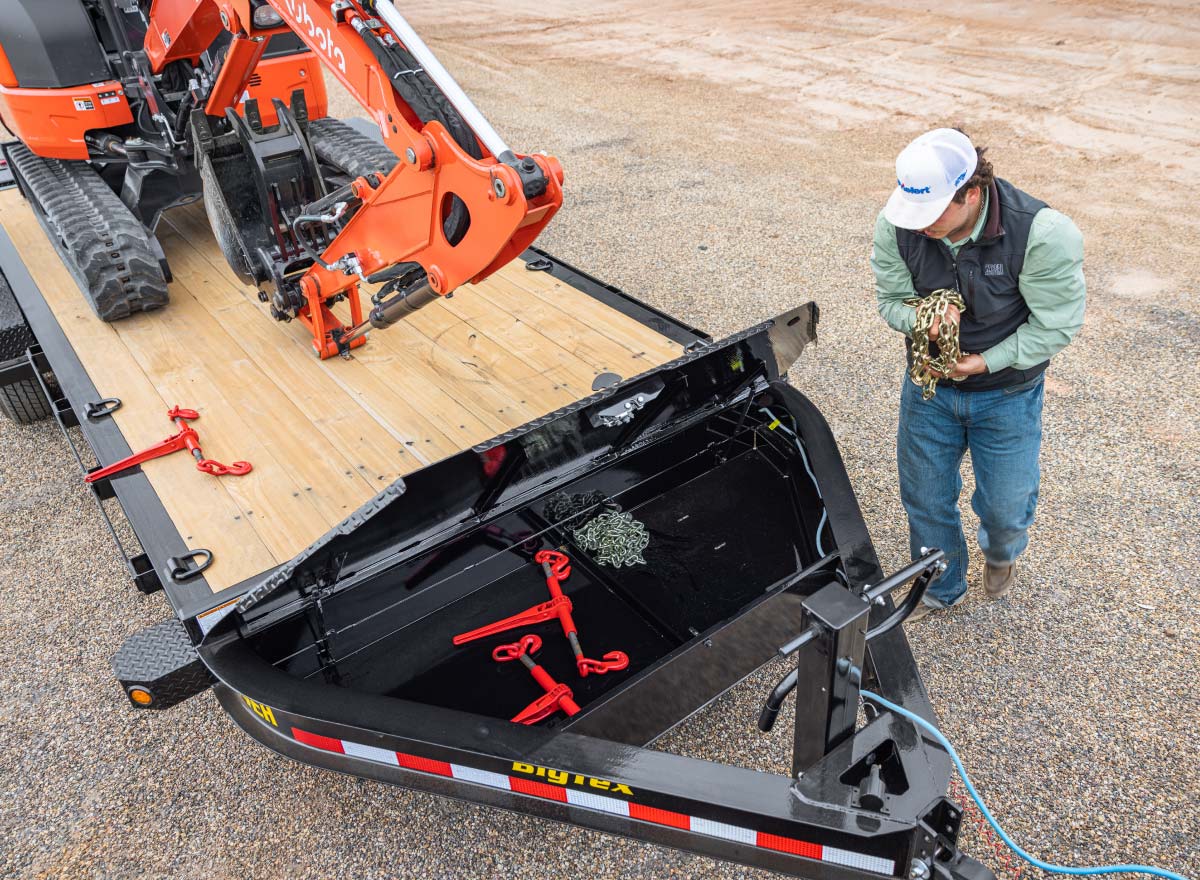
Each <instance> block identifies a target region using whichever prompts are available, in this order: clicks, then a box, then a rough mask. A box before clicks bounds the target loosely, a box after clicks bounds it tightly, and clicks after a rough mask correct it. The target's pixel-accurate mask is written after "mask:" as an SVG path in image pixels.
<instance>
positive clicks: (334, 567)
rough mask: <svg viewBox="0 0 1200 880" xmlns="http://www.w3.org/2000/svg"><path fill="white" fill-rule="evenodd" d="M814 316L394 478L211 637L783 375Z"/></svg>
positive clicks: (618, 384)
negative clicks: (234, 621) (233, 623)
mask: <svg viewBox="0 0 1200 880" xmlns="http://www.w3.org/2000/svg"><path fill="white" fill-rule="evenodd" d="M818 320H819V313H818V309H817V305H816V303H812V302H810V303H807V304H805V305H802V306H799V307H798V308H795V309H792V310H790V311H788V312H785V313H783V314H781V315H779V316H778V317H776V318H773V319H771V320H768V321H764V322H763V323H761V324H758V325H756V326H754V327H750V328H748V329H746V330H743V331H741V332H739V333H735V334H733V335H731V336H729V337H727V338H725V339H723V340H720V341H718V342H713V343H709V344H702V343H696V344H693V345H692V346H690V347H689V349H688V350H687V351H686V352H685V353H684V354H683V355H682V356H680V357H679V358H676V359H675V360H673V361H669V362H667V363H665V364H663V365H661V366H659V367H657V368H655V369H653V370H650V371H647V372H645V373H642V374H641V375H638V376H634V377H632V378H629V379H620V380H618V381H614V383H613V384H611V385H609V386H608V387H605V388H601V389H600V390H598V391H597V392H596V393H595V394H593V395H591V396H590V397H586V398H583V399H581V400H579V401H577V402H575V403H573V404H570V405H569V406H566V407H563V408H561V409H559V410H557V411H555V412H552V413H549V414H547V415H545V416H543V417H542V418H540V419H536V420H535V421H532V422H529V423H527V424H525V425H523V426H521V427H520V428H517V429H515V430H513V431H510V432H508V433H506V434H502V435H500V436H498V437H495V438H493V439H491V440H489V441H487V442H486V443H482V444H479V445H478V446H475V447H474V448H472V449H467V450H464V451H462V452H460V453H458V454H457V455H453V456H450V457H449V458H446V459H443V460H442V461H440V462H436V463H434V464H432V465H429V466H428V467H425V468H422V469H421V470H419V471H416V472H414V473H412V474H409V475H407V476H405V477H402V478H400V479H397V480H396V481H395V482H393V483H392V484H391V485H390V486H388V487H387V488H385V489H384V490H383V491H382V492H380V493H379V494H378V495H376V496H375V497H374V498H372V499H371V500H370V501H369V502H367V503H366V504H364V505H363V506H362V507H360V508H359V509H358V510H357V511H355V512H354V513H353V514H351V515H350V516H349V517H347V518H346V519H345V520H344V521H343V522H341V523H340V524H339V525H338V526H337V527H336V528H334V529H333V530H331V531H330V532H328V533H326V534H325V535H323V536H322V537H321V538H319V539H318V540H317V541H315V542H313V543H312V544H311V545H310V546H308V547H307V548H305V549H304V550H303V551H301V552H300V553H299V554H297V556H296V557H294V558H293V559H292V560H291V561H290V562H288V563H286V564H284V565H282V566H280V567H279V568H277V569H275V570H274V571H273V572H271V573H270V574H269V575H268V576H267V577H265V578H264V579H263V580H262V581H261V582H260V583H258V584H256V585H255V586H253V587H251V588H250V589H249V590H248V591H247V592H246V593H245V594H244V595H243V596H242V597H241V599H240V600H239V601H238V602H237V603H236V604H233V605H229V606H228V608H227V610H225V611H224V613H223V614H210V615H208V616H207V618H208V619H207V620H206V622H205V630H206V631H212V629H213V628H214V627H215V626H216V625H217V623H218V621H219V620H220V619H221V618H222V617H225V616H234V617H238V618H240V619H241V620H242V621H243V622H245V623H248V624H251V625H253V624H254V623H256V622H259V621H264V620H265V619H269V618H273V617H274V616H275V615H274V613H273V612H276V611H279V610H281V609H283V608H284V607H286V606H287V604H288V603H289V602H291V601H292V600H294V599H295V598H297V597H298V596H302V595H305V594H307V593H309V592H311V591H313V590H316V589H329V588H333V587H335V586H336V589H339V590H340V589H342V588H349V587H352V586H353V585H354V583H356V582H358V581H360V580H362V579H363V578H366V577H371V576H374V575H376V574H377V573H378V570H379V568H380V567H382V566H388V565H394V564H398V563H400V562H402V561H403V560H404V559H405V558H408V557H409V556H411V555H413V554H415V553H419V552H421V551H422V550H423V549H424V548H425V547H427V546H429V545H430V544H433V543H437V542H440V541H443V540H446V539H448V538H450V537H452V536H453V535H454V534H455V533H456V532H458V531H461V530H464V529H468V528H471V527H472V526H473V525H475V524H477V523H479V522H480V521H482V520H484V519H486V518H488V517H490V516H493V515H495V514H496V513H498V512H500V511H501V510H503V509H505V508H507V507H511V506H514V505H518V504H520V503H521V500H522V499H523V498H525V497H526V496H528V495H530V494H532V493H539V492H545V491H548V490H549V489H550V488H552V487H553V485H554V484H556V483H567V482H569V481H570V480H572V479H573V478H575V477H576V476H577V475H578V474H579V473H581V472H583V471H586V470H587V469H589V468H592V467H596V466H599V465H600V464H601V463H603V462H605V461H607V460H611V459H612V458H614V457H618V456H621V455H623V454H627V453H629V452H631V451H634V450H636V449H638V448H639V447H640V446H642V445H644V444H645V443H648V442H651V441H652V440H653V439H654V438H655V437H656V436H659V435H660V434H662V433H665V432H670V431H672V430H675V429H677V428H678V427H679V426H680V425H681V424H684V423H686V422H688V421H689V420H692V419H696V418H702V417H703V416H704V414H705V413H707V412H710V411H712V410H714V409H718V408H722V407H725V406H727V405H728V404H729V403H730V402H731V401H733V400H735V399H738V398H739V397H741V396H743V395H747V394H751V393H753V392H754V391H755V390H756V389H758V388H761V387H763V386H764V385H765V384H766V383H768V382H770V381H772V380H775V379H779V378H784V377H786V375H787V371H788V369H789V368H790V367H791V365H792V364H793V363H795V361H796V360H797V358H799V357H800V355H801V353H803V351H804V348H805V347H806V346H807V345H808V344H809V343H810V342H814V341H815V340H816V338H817V335H816V328H817V322H818ZM601 378H603V377H601ZM617 378H618V377H614V379H615V380H616V379H617ZM229 612H236V614H234V615H229ZM220 629H222V630H224V629H226V627H220Z"/></svg>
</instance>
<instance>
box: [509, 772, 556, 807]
mask: <svg viewBox="0 0 1200 880" xmlns="http://www.w3.org/2000/svg"><path fill="white" fill-rule="evenodd" d="M508 784H509V785H511V786H512V790H513V791H517V792H520V793H521V794H531V795H533V796H534V797H540V798H546V799H547V800H551V801H562V802H563V803H566V800H567V790H566V789H565V788H562V787H561V786H558V785H550V784H549V783H546V782H534V781H533V780H532V779H522V778H521V777H519V776H510V777H508Z"/></svg>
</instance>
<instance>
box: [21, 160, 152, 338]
mask: <svg viewBox="0 0 1200 880" xmlns="http://www.w3.org/2000/svg"><path fill="white" fill-rule="evenodd" d="M8 154H9V157H10V158H11V159H12V161H13V165H14V166H15V169H16V171H17V173H18V174H20V176H21V179H22V180H23V181H24V182H25V186H26V187H27V188H28V190H29V191H31V192H32V193H33V197H34V201H35V203H36V208H37V213H38V215H39V219H40V220H42V222H43V225H45V226H46V227H47V230H48V231H49V232H50V234H51V235H50V237H51V240H52V241H54V245H55V247H56V248H57V249H58V252H59V254H60V255H61V256H62V257H63V261H64V262H65V263H66V265H67V268H68V269H70V270H71V274H72V275H74V276H75V280H76V281H77V282H78V283H79V286H80V287H81V288H83V290H84V293H85V294H86V295H87V297H88V299H89V300H90V301H91V305H92V308H93V309H95V311H96V314H97V315H99V316H100V318H101V319H102V320H105V321H116V320H119V319H121V318H127V317H129V316H130V315H131V314H133V313H134V312H146V311H150V310H151V309H157V308H161V307H162V306H165V305H166V304H167V282H166V279H165V278H164V277H163V273H162V268H161V266H159V263H158V258H157V257H156V256H155V255H154V251H153V250H151V248H150V242H149V239H148V238H147V236H146V230H145V228H144V227H143V226H142V224H141V221H139V220H138V219H137V218H136V217H135V216H133V212H131V211H130V210H129V208H127V207H126V206H125V203H124V202H122V201H121V200H120V199H119V198H117V195H116V193H114V192H113V191H112V190H111V189H109V187H108V184H106V183H105V182H104V181H103V180H102V179H101V178H100V175H98V174H97V173H96V171H95V170H94V169H93V168H92V167H91V166H90V165H89V164H88V163H87V162H70V161H63V160H61V159H43V158H42V157H40V156H36V155H34V154H33V153H32V152H30V150H29V149H28V148H27V147H25V146H24V145H23V144H14V145H13V146H11V147H9V149H8Z"/></svg>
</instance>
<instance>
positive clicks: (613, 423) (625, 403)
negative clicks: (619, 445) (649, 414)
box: [590, 384, 663, 428]
mask: <svg viewBox="0 0 1200 880" xmlns="http://www.w3.org/2000/svg"><path fill="white" fill-rule="evenodd" d="M662 391H663V386H662V385H661V384H660V385H659V386H658V387H657V388H649V389H646V390H644V391H638V392H635V393H633V394H631V395H629V396H628V397H625V398H622V399H621V400H618V401H617V402H616V403H610V404H609V405H608V406H606V407H604V408H603V409H599V410H593V411H592V413H591V415H590V418H591V421H592V427H593V428H615V427H617V426H618V425H628V424H629V423H630V422H631V421H633V416H634V414H635V413H637V412H638V411H639V410H640V409H642V408H643V407H645V405H646V404H647V403H649V402H650V401H652V400H654V398H656V397H658V395H660V394H662Z"/></svg>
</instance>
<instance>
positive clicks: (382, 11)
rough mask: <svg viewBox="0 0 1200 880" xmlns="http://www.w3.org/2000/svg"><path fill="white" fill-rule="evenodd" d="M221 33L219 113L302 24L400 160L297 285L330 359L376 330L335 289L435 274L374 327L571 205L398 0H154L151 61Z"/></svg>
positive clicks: (358, 192) (299, 308) (478, 271)
mask: <svg viewBox="0 0 1200 880" xmlns="http://www.w3.org/2000/svg"><path fill="white" fill-rule="evenodd" d="M220 30H226V31H229V32H230V33H231V34H232V36H233V39H232V42H231V43H230V45H229V47H228V49H227V50H226V51H225V55H224V59H223V61H222V63H221V66H220V69H219V70H218V71H217V72H216V74H215V77H214V79H213V81H212V82H211V84H208V85H209V87H208V88H207V91H206V95H205V96H204V105H203V106H204V113H205V114H206V115H207V116H208V117H209V118H214V117H215V118H218V119H220V118H222V117H224V116H225V115H226V113H227V112H228V110H229V109H230V108H233V107H236V106H237V101H238V98H239V97H240V96H241V95H242V94H243V92H244V90H245V87H246V83H247V82H248V81H249V79H250V77H251V76H252V75H253V73H254V68H255V65H256V64H257V63H258V61H259V59H260V58H261V57H262V53H263V47H264V45H265V42H266V40H267V39H269V38H270V37H271V36H273V35H275V34H279V33H284V32H287V31H291V32H292V33H294V34H296V36H297V37H299V38H300V39H301V40H302V41H303V42H304V43H305V44H306V45H307V46H308V47H309V48H310V49H311V50H312V52H313V53H314V54H315V55H316V56H317V57H318V58H320V59H321V60H322V61H323V63H324V65H325V67H326V69H327V70H328V71H329V72H331V73H332V74H333V75H334V76H335V77H336V78H337V79H338V80H339V81H340V82H341V83H342V85H344V86H345V87H346V89H347V90H348V91H349V93H350V94H351V95H352V96H353V97H354V98H355V99H356V100H358V102H359V103H360V104H362V106H363V107H364V108H365V109H366V111H367V113H368V114H369V115H370V117H371V119H372V120H373V121H374V122H375V124H376V125H377V126H378V127H379V130H380V132H381V133H382V135H383V140H384V142H385V143H386V144H387V146H388V147H389V148H390V149H391V151H392V152H393V153H395V154H396V155H397V156H398V157H399V159H400V161H399V162H397V163H396V164H395V166H394V167H393V168H392V169H390V171H389V170H387V169H379V171H380V173H379V174H378V175H372V176H364V177H359V178H358V179H357V180H355V181H354V182H353V184H352V185H351V187H350V191H349V192H348V193H347V194H346V195H347V200H348V201H350V202H351V203H352V205H353V207H354V208H355V209H356V210H354V211H352V212H349V219H348V221H346V222H344V223H342V224H339V226H338V231H337V234H336V235H335V236H334V237H333V238H332V240H330V241H329V242H328V244H327V246H326V247H325V248H324V250H322V251H321V253H320V256H319V258H318V259H315V260H313V262H312V265H311V266H310V267H309V268H308V269H307V270H306V272H305V273H304V275H303V277H301V278H299V280H298V281H297V280H295V279H292V280H291V281H290V282H289V283H290V284H291V285H292V289H291V296H292V299H291V300H290V302H292V303H293V304H295V306H294V307H295V317H298V318H300V319H301V320H303V321H304V322H305V323H306V324H307V325H308V326H309V327H310V329H311V330H312V331H313V335H314V346H315V347H316V349H317V351H318V353H319V354H320V355H321V356H322V357H327V356H330V355H331V354H337V353H342V354H344V353H345V352H346V350H347V347H348V345H349V344H350V343H351V342H354V343H356V344H357V343H358V342H359V341H360V340H359V338H360V337H361V336H362V334H363V332H365V329H369V328H368V327H367V324H368V322H367V321H363V322H360V323H358V324H356V326H354V327H350V328H346V327H343V326H342V325H341V323H340V321H338V320H337V319H336V318H335V317H334V316H333V314H332V312H331V311H330V310H329V305H331V301H336V299H335V298H339V297H341V296H350V297H356V296H357V291H356V289H355V288H356V285H357V284H358V282H359V281H362V280H366V279H368V278H372V277H374V278H379V277H381V276H382V275H386V274H387V271H388V270H389V268H391V267H397V266H408V265H410V264H416V265H418V266H419V267H420V268H421V269H422V270H423V273H424V277H421V278H418V279H417V281H416V282H415V283H414V284H411V285H410V286H409V287H408V288H407V289H405V290H402V291H400V292H399V294H398V296H399V299H393V301H391V302H390V303H389V302H383V303H382V304H377V305H376V308H375V309H374V310H372V312H371V317H370V321H369V323H370V324H371V325H373V326H375V327H383V326H387V325H388V324H390V323H392V322H393V321H395V320H396V319H397V318H398V317H402V316H403V315H405V314H407V313H408V311H411V310H412V309H414V308H417V307H419V306H420V305H422V304H424V303H425V302H428V301H431V300H433V299H436V298H437V296H439V295H445V294H447V293H449V292H451V291H453V290H454V289H455V288H457V287H458V286H460V285H462V284H464V283H468V282H478V281H481V280H483V279H484V278H486V277H488V275H490V274H491V273H492V272H494V271H496V270H497V269H499V268H500V267H501V266H503V265H504V264H505V263H507V262H508V261H510V260H511V259H513V258H514V257H516V256H517V255H519V254H520V253H521V251H523V250H524V249H525V248H526V247H527V246H528V245H529V244H531V243H532V242H533V241H534V239H536V237H537V236H538V234H539V233H540V232H541V230H542V229H544V228H545V226H546V224H547V223H549V221H550V219H551V218H552V217H553V216H554V214H555V212H557V210H558V208H559V207H560V206H561V205H562V186H561V184H562V168H561V166H560V165H559V164H558V162H557V161H556V160H555V159H553V158H551V157H549V156H546V155H543V154H539V155H532V156H526V155H517V154H515V153H514V152H513V151H512V150H510V149H509V148H508V146H507V145H506V144H505V143H504V141H503V139H502V138H501V137H500V136H499V134H497V133H496V131H495V130H494V129H493V128H492V126H491V125H490V124H489V123H488V122H487V120H486V119H485V118H484V117H483V114H482V113H480V112H479V110H478V109H477V108H476V107H475V105H474V104H473V103H472V102H471V101H470V99H469V98H468V97H467V96H466V95H465V93H463V91H462V89H461V88H460V87H459V86H458V84H457V83H456V82H455V81H454V79H453V77H451V76H450V74H449V73H448V72H447V71H446V70H445V68H443V67H442V65H441V63H440V62H438V60H437V59H436V57H435V56H434V55H433V53H432V52H431V51H430V50H429V49H428V47H427V46H425V44H424V42H423V41H422V40H421V39H420V37H419V36H418V35H417V34H416V33H415V31H413V29H412V28H411V27H410V26H409V25H408V23H407V21H405V20H404V18H403V16H401V15H400V13H399V12H398V11H397V10H396V8H395V7H394V6H393V5H392V3H391V2H390V0H336V2H332V3H330V2H318V0H154V3H153V5H152V7H151V10H150V26H149V29H148V32H147V37H146V52H147V55H148V57H149V59H150V62H151V65H152V68H153V69H154V70H155V71H156V72H157V71H161V70H162V69H164V68H165V67H166V66H167V65H168V64H170V63H171V62H173V61H178V60H182V59H190V60H192V61H193V62H195V61H196V60H197V59H198V56H199V53H201V52H203V51H204V50H205V48H207V46H209V45H210V44H211V43H212V42H213V40H215V39H216V38H217V37H218V36H219V34H220ZM280 97H281V98H285V99H286V98H287V96H280ZM326 216H327V215H326ZM276 232H277V230H272V233H271V234H272V236H274V235H275V234H276ZM282 234H283V235H284V236H286V235H287V234H288V230H287V229H284V230H283V233H282ZM297 234H298V233H297ZM408 277H410V278H411V277H413V276H412V273H409V275H408ZM301 302H302V303H303V304H300V303H301ZM352 304H353V305H354V308H352V312H353V313H354V318H355V319H357V317H358V314H359V309H358V308H357V300H356V299H352ZM389 305H390V308H387V307H388V306H389ZM401 305H403V308H402V307H401Z"/></svg>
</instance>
